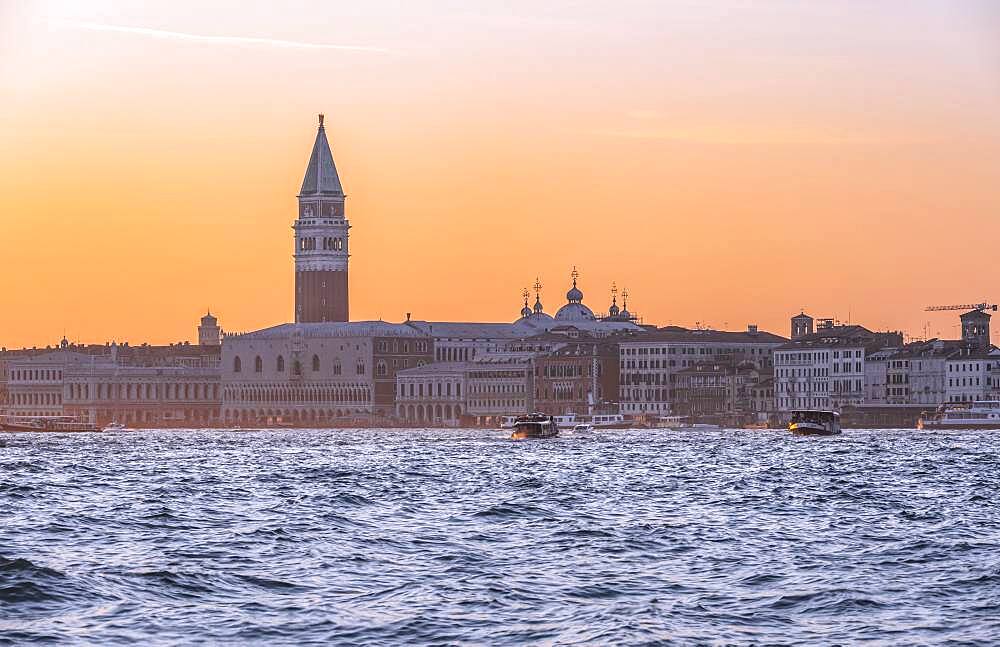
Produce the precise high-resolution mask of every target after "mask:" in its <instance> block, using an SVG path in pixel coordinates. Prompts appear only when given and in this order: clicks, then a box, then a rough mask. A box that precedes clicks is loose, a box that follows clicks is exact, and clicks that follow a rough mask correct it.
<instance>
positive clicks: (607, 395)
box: [525, 331, 619, 415]
mask: <svg viewBox="0 0 1000 647" xmlns="http://www.w3.org/2000/svg"><path fill="white" fill-rule="evenodd" d="M525 341H526V342H527V343H528V345H530V346H533V347H534V348H537V349H539V350H538V353H537V354H536V355H535V361H534V374H535V379H534V389H535V391H534V394H535V397H534V400H535V408H534V410H535V411H539V412H541V413H548V414H551V415H565V414H571V413H572V414H577V415H593V414H596V413H618V406H617V405H618V383H619V369H618V344H617V342H616V341H615V340H614V338H607V337H601V338H598V337H594V336H593V335H591V334H589V333H584V332H577V331H573V332H571V333H570V334H561V333H559V332H555V331H554V332H549V333H546V334H544V335H539V336H537V337H533V338H529V339H528V340H525Z"/></svg>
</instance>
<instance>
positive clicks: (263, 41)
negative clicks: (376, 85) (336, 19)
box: [66, 22, 391, 54]
mask: <svg viewBox="0 0 1000 647" xmlns="http://www.w3.org/2000/svg"><path fill="white" fill-rule="evenodd" d="M66 27H69V28H71V29H82V30H85V31H103V32H115V33H121V34H132V35H134V36H146V37H149V38H162V39H167V40H181V41H190V42H197V43H210V44H214V45H256V46H265V47H283V48H289V49H334V50H342V51H351V52H378V53H384V54H387V53H389V52H390V51H391V50H388V49H385V48H383V47H372V46H370V45H339V44H332V43H309V42H303V41H298V40H282V39H279V38H258V37H254V36H208V35H205V34H191V33H188V32H182V31H168V30H165V29H150V28H148V27H129V26H126V25H109V24H105V23H99V22H70V23H66Z"/></svg>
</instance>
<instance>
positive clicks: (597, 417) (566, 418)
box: [552, 413, 635, 429]
mask: <svg viewBox="0 0 1000 647" xmlns="http://www.w3.org/2000/svg"><path fill="white" fill-rule="evenodd" d="M552 418H553V420H555V422H556V426H557V427H559V428H560V429H576V427H578V426H579V425H590V427H591V429H631V428H632V427H634V426H635V425H634V424H633V423H632V422H630V421H628V420H626V419H625V416H623V415H622V414H620V413H595V414H594V415H592V416H580V415H577V414H575V413H567V414H564V415H561V416H552Z"/></svg>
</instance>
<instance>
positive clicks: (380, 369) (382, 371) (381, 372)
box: [358, 360, 388, 377]
mask: <svg viewBox="0 0 1000 647" xmlns="http://www.w3.org/2000/svg"><path fill="white" fill-rule="evenodd" d="M358 372H359V373H361V372H362V371H358ZM375 373H376V374H377V375H378V376H379V377H385V375H386V373H388V370H387V369H386V366H385V362H383V361H381V360H379V363H378V365H377V366H376V367H375Z"/></svg>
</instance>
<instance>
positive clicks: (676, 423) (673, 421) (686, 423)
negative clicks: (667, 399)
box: [656, 416, 721, 431]
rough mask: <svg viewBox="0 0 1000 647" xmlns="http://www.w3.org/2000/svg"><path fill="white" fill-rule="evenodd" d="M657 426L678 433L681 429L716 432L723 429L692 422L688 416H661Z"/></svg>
mask: <svg viewBox="0 0 1000 647" xmlns="http://www.w3.org/2000/svg"><path fill="white" fill-rule="evenodd" d="M656 426H657V427H658V428H660V429H671V430H674V431H678V430H681V429H691V430H695V431H714V430H717V429H721V427H719V425H713V424H711V423H708V422H691V421H690V420H688V418H687V416H660V417H659V418H658V419H657V420H656Z"/></svg>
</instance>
